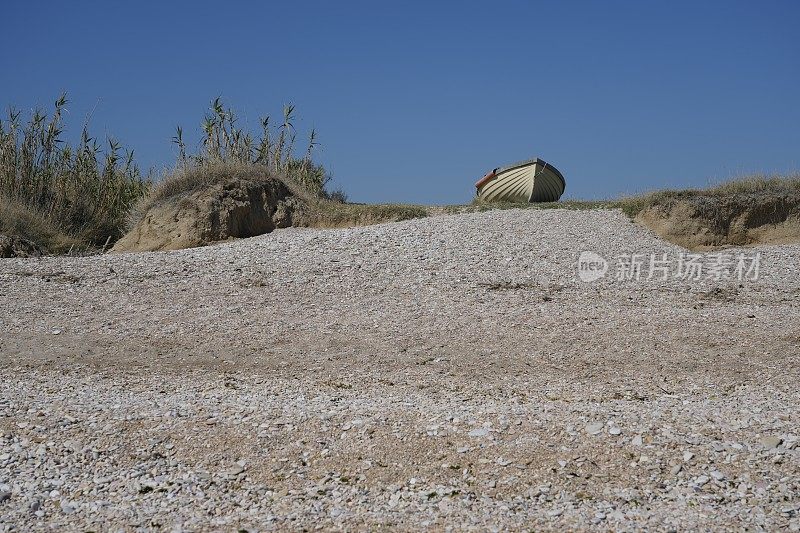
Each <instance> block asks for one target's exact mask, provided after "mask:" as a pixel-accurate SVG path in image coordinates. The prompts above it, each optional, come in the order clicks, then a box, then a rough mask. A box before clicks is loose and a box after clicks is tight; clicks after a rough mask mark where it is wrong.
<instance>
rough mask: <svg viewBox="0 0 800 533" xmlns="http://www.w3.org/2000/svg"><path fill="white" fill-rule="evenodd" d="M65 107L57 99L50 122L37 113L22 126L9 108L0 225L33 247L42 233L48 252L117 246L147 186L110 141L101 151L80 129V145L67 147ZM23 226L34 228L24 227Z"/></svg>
mask: <svg viewBox="0 0 800 533" xmlns="http://www.w3.org/2000/svg"><path fill="white" fill-rule="evenodd" d="M66 104H67V99H66V97H65V96H61V97H60V98H59V99H58V100H56V102H55V106H54V110H53V113H52V115H51V116H49V117H48V116H47V115H46V114H44V113H43V112H41V111H38V110H37V111H35V112H34V113H33V114H32V116H31V117H30V119H29V120H28V121H27V122H25V123H23V121H22V115H21V113H19V112H18V111H15V110H14V109H11V110H9V112H8V117H7V119H5V120H0V195H2V196H4V197H5V200H4V201H3V209H4V214H3V216H2V219H3V222H2V225H3V226H4V227H6V228H8V229H6V230H5V231H11V228H12V227H13V228H17V234H22V233H24V232H27V233H28V235H30V236H31V240H36V239H35V236H36V235H35V234H36V233H37V231H39V232H40V238H39V241H40V242H39V244H40V245H42V246H45V247H47V248H53V249H52V250H51V251H60V250H61V249H62V247H61V246H60V245H59V244H58V242H62V241H63V242H68V241H73V244H75V243H78V245H79V246H81V245H82V246H96V247H100V246H103V245H104V244H105V243H107V242H110V241H114V240H116V239H117V238H119V237H120V236H122V234H123V233H124V231H125V219H126V216H127V213H128V211H129V210H130V208H131V206H132V205H133V204H134V203H135V202H136V201H138V200H139V199H140V198H141V197H142V196H144V195H145V194H146V192H147V189H148V187H149V182H148V179H147V178H146V177H144V176H142V174H141V173H140V171H139V169H138V167H137V166H136V164H135V163H134V160H133V152H128V151H125V150H123V148H122V147H121V146H120V144H119V143H118V142H117V141H115V140H114V139H112V138H109V139H107V148H106V149H105V150H104V149H103V148H101V145H100V144H99V142H98V141H97V139H95V138H93V137H91V136H90V135H89V132H88V128H87V127H86V126H84V128H83V132H82V135H81V140H80V142H79V143H78V144H77V145H75V146H70V145H69V144H66V143H65V142H64V141H63V139H62V133H63V131H64V124H63V119H62V117H63V112H64V107H65V106H66ZM23 220H27V221H29V222H31V221H33V220H36V221H38V222H37V223H33V222H31V224H32V225H31V226H28V225H27V224H23V223H22V221H23ZM26 228H27V229H26ZM37 228H38V229H37ZM47 235H50V236H55V235H61V236H62V237H63V238H62V237H59V238H57V239H55V240H53V239H51V238H48V237H47Z"/></svg>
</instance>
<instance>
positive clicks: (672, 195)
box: [618, 175, 800, 250]
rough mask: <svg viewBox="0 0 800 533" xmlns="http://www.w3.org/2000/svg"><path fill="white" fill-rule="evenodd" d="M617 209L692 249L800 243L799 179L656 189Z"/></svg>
mask: <svg viewBox="0 0 800 533" xmlns="http://www.w3.org/2000/svg"><path fill="white" fill-rule="evenodd" d="M618 205H619V207H620V208H621V209H623V210H624V211H625V212H626V213H627V214H628V215H629V216H630V217H632V218H633V219H634V220H636V221H637V222H639V223H642V224H644V225H646V226H647V227H649V228H650V229H652V230H653V231H655V232H656V233H658V234H659V235H660V236H661V237H663V238H664V239H666V240H668V241H670V242H672V243H675V244H678V245H679V246H683V247H685V248H688V249H691V250H708V249H713V248H717V247H722V246H742V245H753V244H786V243H794V242H800V176H797V175H793V176H786V177H781V176H769V177H768V176H749V177H745V178H741V179H737V180H732V181H729V182H725V183H722V184H720V185H717V186H714V187H710V188H708V189H684V190H675V191H670V190H666V191H657V192H653V193H649V194H645V195H641V196H638V197H633V198H624V199H622V200H620V201H619V202H618Z"/></svg>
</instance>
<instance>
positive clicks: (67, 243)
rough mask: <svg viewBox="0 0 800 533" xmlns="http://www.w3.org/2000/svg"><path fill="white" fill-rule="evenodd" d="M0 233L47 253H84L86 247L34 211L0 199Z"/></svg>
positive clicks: (25, 205)
mask: <svg viewBox="0 0 800 533" xmlns="http://www.w3.org/2000/svg"><path fill="white" fill-rule="evenodd" d="M0 233H2V234H6V235H16V236H18V237H22V238H25V239H28V240H29V241H33V242H35V243H36V244H38V245H39V246H41V247H43V248H44V249H45V250H47V251H48V252H50V253H57V254H63V253H67V252H69V251H70V250H73V251H79V252H85V251H86V248H87V244H86V243H85V242H84V241H82V240H80V239H78V238H76V237H74V236H72V235H69V234H68V233H66V232H64V231H63V230H62V228H61V227H60V225H59V224H57V223H56V222H54V221H53V220H52V219H51V218H50V217H48V216H47V215H45V214H42V213H40V212H39V211H38V210H37V209H36V208H33V207H31V206H30V205H27V204H26V203H24V202H20V201H19V200H16V199H12V198H8V197H4V196H0Z"/></svg>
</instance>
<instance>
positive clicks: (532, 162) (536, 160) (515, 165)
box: [487, 157, 567, 194]
mask: <svg viewBox="0 0 800 533" xmlns="http://www.w3.org/2000/svg"><path fill="white" fill-rule="evenodd" d="M536 164H541V165H543V166H544V168H549V169H550V170H551V171H553V174H555V175H556V177H558V179H560V180H561V186H562V188H563V189H566V188H567V182H566V180H565V179H564V176H562V175H561V172H559V171H558V169H557V168H556V167H554V166H553V165H551V164H550V163H548V162H547V161H545V160H544V159H539V158H538V157H535V158H533V159H528V160H526V161H518V162H517V163H513V164H511V165H507V166H505V167H498V168H496V169H494V170H493V171H492V172H493V173H494V174H495V175H496V176H499V175H500V174H501V173H503V172H506V171H509V170H514V169H515V168H520V167H524V166H528V165H536ZM487 181H488V180H487ZM561 194H564V191H563V190H562V191H561Z"/></svg>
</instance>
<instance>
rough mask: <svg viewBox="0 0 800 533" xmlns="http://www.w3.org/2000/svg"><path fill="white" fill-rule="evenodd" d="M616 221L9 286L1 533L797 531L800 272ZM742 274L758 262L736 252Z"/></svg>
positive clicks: (249, 248) (765, 257)
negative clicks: (690, 270) (723, 262)
mask: <svg viewBox="0 0 800 533" xmlns="http://www.w3.org/2000/svg"><path fill="white" fill-rule="evenodd" d="M585 250H590V251H593V252H595V253H597V254H599V255H601V256H603V257H605V258H608V259H613V258H614V257H617V256H619V255H623V254H632V253H637V254H645V255H647V256H649V254H652V253H657V254H661V253H667V254H669V256H670V257H676V256H677V254H679V253H680V252H681V250H680V249H679V248H677V247H675V246H673V245H670V244H668V243H666V242H664V241H662V240H660V239H658V238H657V237H656V236H655V235H653V234H652V233H651V232H650V231H648V230H646V229H644V228H642V227H640V226H638V225H635V224H633V223H631V222H630V220H629V219H628V218H627V217H626V216H625V215H624V214H622V213H621V212H619V211H615V210H593V211H577V210H576V211H572V210H560V209H559V210H508V211H489V212H483V213H472V214H461V215H442V216H435V217H431V218H427V219H417V220H411V221H406V222H399V223H392V224H383V225H376V226H370V227H363V228H353V229H336V230H310V229H286V230H277V231H275V232H273V233H271V234H268V235H264V236H261V237H256V238H251V239H244V240H239V241H231V242H226V243H223V244H218V245H214V246H210V247H206V248H198V249H190V250H182V251H176V252H159V253H140V254H118V255H104V256H96V257H83V258H69V257H54V258H42V259H2V260H0V294H2V305H1V306H0V371H1V372H2V381H0V530H12V531H29V530H48V529H50V530H53V531H72V530H75V531H81V530H96V531H103V530H150V529H158V528H163V529H164V530H167V531H173V530H177V531H180V530H187V531H204V530H239V529H245V530H273V529H276V530H295V531H296V530H302V529H306V530H315V529H325V530H327V529H345V530H361V529H380V528H393V529H400V530H418V529H420V528H428V529H435V530H447V529H448V528H452V529H454V530H468V529H475V530H478V531H485V530H494V529H497V530H499V529H512V530H524V529H533V530H559V531H561V530H623V531H624V530H637V529H648V530H663V531H669V530H673V531H674V530H687V529H692V530H697V529H706V530H719V531H728V530H745V529H747V530H772V531H774V530H778V529H783V528H788V529H793V530H798V529H800V460H799V459H800V457H799V456H798V454H800V445H799V444H798V439H799V438H800V429H798V423H800V390H799V389H798V374H799V372H798V369H799V368H800V367H799V366H798V363H800V358H799V357H798V356H799V355H800V246H799V245H783V246H761V247H757V248H750V249H747V250H746V252H747V253H748V254H753V253H755V252H760V254H761V259H760V273H759V279H758V280H757V281H752V280H744V281H741V282H740V281H739V280H737V279H728V278H726V279H721V280H714V279H702V280H696V281H686V280H682V279H670V280H668V281H663V280H658V279H651V280H646V279H640V280H638V281H637V280H624V281H618V280H616V279H614V275H613V269H614V265H613V262H612V268H611V270H610V271H609V273H608V274H607V275H606V277H604V278H602V279H600V280H597V281H594V282H591V283H585V282H583V281H581V280H579V279H578V277H577V265H576V262H577V259H578V255H579V254H580V253H581V252H582V251H585ZM729 252H730V253H738V250H729Z"/></svg>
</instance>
